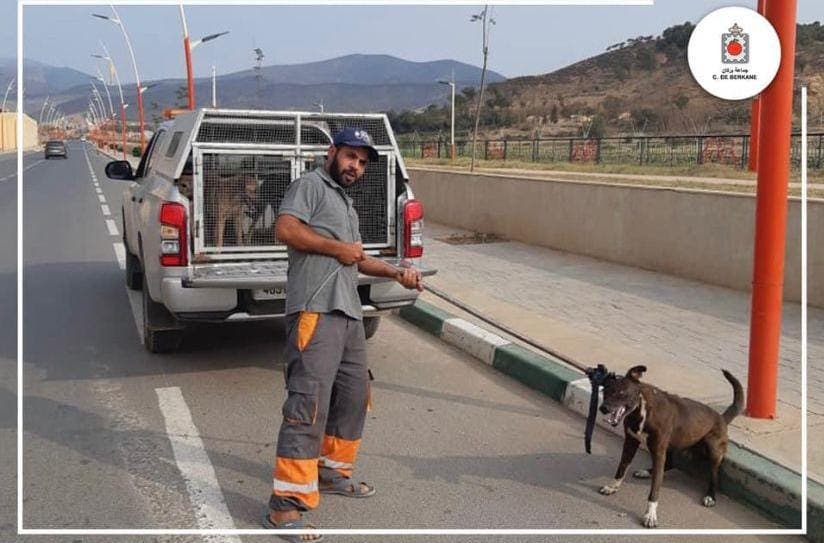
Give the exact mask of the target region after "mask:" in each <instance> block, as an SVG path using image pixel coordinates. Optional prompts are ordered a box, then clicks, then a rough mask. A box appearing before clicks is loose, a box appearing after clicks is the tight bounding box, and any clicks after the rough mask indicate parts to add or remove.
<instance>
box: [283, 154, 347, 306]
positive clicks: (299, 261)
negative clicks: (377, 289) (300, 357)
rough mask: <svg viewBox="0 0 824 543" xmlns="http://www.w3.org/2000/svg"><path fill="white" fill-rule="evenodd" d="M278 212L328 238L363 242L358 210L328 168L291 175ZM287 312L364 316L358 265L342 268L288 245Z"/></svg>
mask: <svg viewBox="0 0 824 543" xmlns="http://www.w3.org/2000/svg"><path fill="white" fill-rule="evenodd" d="M280 215H291V216H293V217H296V218H298V219H300V220H301V221H303V222H304V223H306V224H307V225H309V227H310V228H311V229H312V230H314V231H315V232H316V233H318V234H320V235H321V236H324V237H326V238H331V239H336V240H338V241H342V242H345V243H354V242H356V241H360V240H361V235H360V222H359V220H358V213H357V212H356V211H355V207H354V205H353V204H352V199H351V198H350V197H349V195H348V194H346V192H345V191H344V190H343V188H341V187H340V185H338V184H337V183H335V182H334V181H333V180H332V178H331V177H329V174H328V173H326V170H324V169H323V168H317V169H315V170H313V171H311V172H308V173H306V174H304V175H303V176H302V177H300V178H298V179H295V180H294V181H292V183H290V184H289V188H287V189H286V194H285V195H284V197H283V201H282V202H281V204H280V210H279V211H278V216H280ZM288 253H289V271H288V284H287V286H286V314H287V315H288V314H291V313H296V312H298V311H312V312H318V313H329V312H331V311H335V310H339V311H343V312H344V313H345V314H346V315H348V316H350V317H352V318H353V319H358V320H360V319H361V318H362V317H363V309H362V307H361V302H360V297H359V296H358V266H357V264H354V265H352V266H344V265H342V264H341V263H340V262H338V260H337V259H336V258H334V257H331V256H326V255H319V254H312V253H304V252H302V251H298V250H295V249H293V248H291V247H289V248H288Z"/></svg>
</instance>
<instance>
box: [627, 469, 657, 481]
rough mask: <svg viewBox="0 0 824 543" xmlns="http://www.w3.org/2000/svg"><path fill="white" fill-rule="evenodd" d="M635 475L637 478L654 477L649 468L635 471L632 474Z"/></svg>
mask: <svg viewBox="0 0 824 543" xmlns="http://www.w3.org/2000/svg"><path fill="white" fill-rule="evenodd" d="M632 476H633V477H635V478H636V479H649V478H650V477H652V475H651V474H650V472H649V470H648V469H639V470H638V471H636V472H635V473H633V474H632Z"/></svg>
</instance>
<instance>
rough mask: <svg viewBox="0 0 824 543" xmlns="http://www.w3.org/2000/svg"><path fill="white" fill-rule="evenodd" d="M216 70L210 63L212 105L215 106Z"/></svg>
mask: <svg viewBox="0 0 824 543" xmlns="http://www.w3.org/2000/svg"><path fill="white" fill-rule="evenodd" d="M216 80H217V72H216V70H215V65H214V64H212V107H215V108H216V107H217V81H216Z"/></svg>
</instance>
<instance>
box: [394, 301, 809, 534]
mask: <svg viewBox="0 0 824 543" xmlns="http://www.w3.org/2000/svg"><path fill="white" fill-rule="evenodd" d="M400 316H401V317H402V318H404V319H405V320H407V321H409V322H411V323H412V324H414V325H415V326H417V327H419V328H421V329H423V330H425V331H427V332H429V333H430V334H433V335H435V336H438V337H439V338H441V339H442V340H444V341H445V342H447V343H449V344H450V345H453V346H455V347H457V348H459V349H461V350H463V351H465V352H466V353H468V354H470V355H472V356H473V357H475V358H477V359H479V360H481V361H482V362H484V363H485V364H487V365H491V366H492V367H494V368H496V369H498V370H499V371H501V372H503V373H505V374H507V375H509V376H511V377H514V378H515V379H517V380H518V381H520V382H521V383H523V384H525V385H526V386H528V387H530V388H532V389H535V390H537V391H539V392H541V393H543V394H546V395H547V396H549V397H551V398H552V399H554V400H556V401H558V402H560V403H563V404H564V405H565V406H566V407H567V408H568V409H571V410H572V411H575V412H576V413H579V414H581V415H583V416H584V417H586V415H587V412H588V410H589V396H590V390H591V389H590V385H589V380H588V379H587V378H586V377H584V376H583V375H582V374H581V372H580V371H578V370H577V369H574V368H571V367H569V366H568V365H566V364H565V363H564V362H562V361H561V360H560V359H557V358H554V357H552V356H545V355H539V354H536V353H534V352H532V351H530V350H527V349H525V348H523V347H521V346H520V345H517V344H514V343H512V342H510V341H509V340H506V339H504V338H502V337H500V336H497V335H495V334H493V333H491V332H488V331H486V330H484V329H483V328H480V327H478V326H476V325H474V324H472V323H469V322H467V321H465V320H463V319H460V318H457V317H455V316H454V315H451V314H450V313H448V312H446V311H443V310H442V309H440V308H438V307H435V306H434V305H432V304H429V303H427V302H424V301H423V300H418V301H417V302H415V305H413V306H407V307H404V308H402V309H401V310H400ZM598 424H599V426H601V427H603V428H606V429H607V430H609V431H611V432H614V433H616V434H618V435H623V431H622V429H621V428H612V427H611V426H609V425H607V424H603V423H602V422H600V421H599V423H598ZM582 437H583V432H582ZM582 445H583V444H582ZM581 449H582V454H583V446H582V447H581ZM675 465H676V467H677V468H678V469H681V470H684V471H686V472H688V473H691V474H694V475H700V477H702V478H705V476H706V475H705V474H706V471H705V470H706V468H705V467H703V465H702V462H701V461H700V460H697V459H691V458H689V457H687V456H685V455H679V456H677V457H676V458H675ZM720 485H721V488H722V490H723V493H724V494H726V495H728V496H730V497H731V498H733V499H735V500H736V501H739V502H741V503H744V504H746V505H748V506H750V507H753V508H755V509H757V510H758V511H759V512H761V513H764V514H766V515H767V516H769V517H771V518H772V519H774V520H776V521H777V522H779V523H780V524H782V525H783V526H785V527H786V528H788V529H789V528H792V529H799V528H800V527H801V477H800V475H799V474H797V473H795V472H794V471H792V470H790V469H788V468H785V467H784V466H781V465H779V464H777V463H775V462H773V461H771V460H769V459H768V458H765V457H763V456H761V455H759V454H756V453H754V452H753V451H751V450H749V449H747V448H745V447H742V446H741V445H739V444H737V443H735V442H732V441H731V442H730V447H729V451H728V453H727V457H726V459H725V460H724V464H723V465H722V467H721V481H720ZM807 538H808V539H809V540H810V541H813V542H815V543H824V486H822V485H820V484H818V483H817V482H815V481H812V480H808V496H807Z"/></svg>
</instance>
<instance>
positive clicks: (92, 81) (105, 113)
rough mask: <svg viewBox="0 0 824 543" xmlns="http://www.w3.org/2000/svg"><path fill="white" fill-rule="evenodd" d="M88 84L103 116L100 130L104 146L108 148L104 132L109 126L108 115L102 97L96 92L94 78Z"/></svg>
mask: <svg viewBox="0 0 824 543" xmlns="http://www.w3.org/2000/svg"><path fill="white" fill-rule="evenodd" d="M90 82H91V84H92V95H93V96H94V98H95V99H96V100H97V104H98V106H99V108H100V111H101V112H102V114H103V119H104V122H103V127H102V128H101V130H102V133H103V136H104V145H106V146H108V144H109V141H108V137H106V132H107V130H108V124H109V123H108V119H109V115H108V113H107V112H106V105H105V104H104V103H103V97H102V95H101V94H100V91H99V90H97V86H96V85H95V84H94V78H92V79H90Z"/></svg>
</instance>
